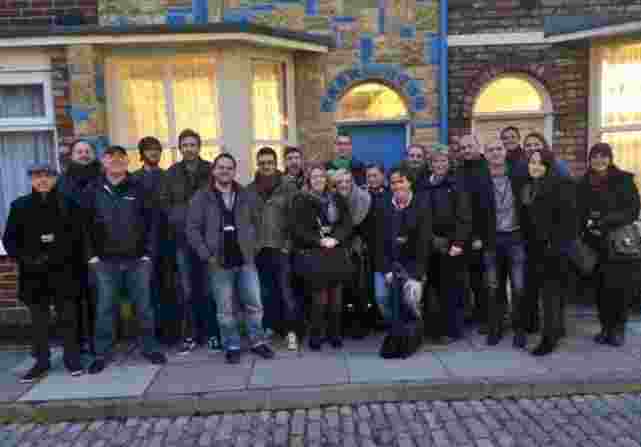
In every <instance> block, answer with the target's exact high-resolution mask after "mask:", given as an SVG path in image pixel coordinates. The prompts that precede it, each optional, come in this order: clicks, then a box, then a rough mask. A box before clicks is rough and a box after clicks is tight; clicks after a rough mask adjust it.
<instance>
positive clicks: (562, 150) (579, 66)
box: [449, 45, 589, 175]
mask: <svg viewBox="0 0 641 447" xmlns="http://www.w3.org/2000/svg"><path fill="white" fill-rule="evenodd" d="M588 63H589V57H588V49H587V48H579V49H568V48H564V47H560V46H549V45H529V46H490V47H455V48H450V49H449V100H450V109H449V118H450V119H449V125H450V136H451V137H452V136H461V135H463V134H465V133H467V132H468V131H469V129H470V128H471V124H472V121H471V120H472V108H473V106H474V102H475V100H476V98H477V96H478V94H479V91H480V89H481V88H482V87H483V86H484V85H485V84H486V83H487V82H489V81H490V80H492V79H493V78H495V77H496V76H499V75H501V74H504V73H523V74H526V75H528V76H530V77H532V78H534V79H536V80H538V81H539V82H541V83H542V84H543V85H544V87H545V88H546V89H547V91H548V92H549V94H550V96H551V99H552V103H553V108H554V120H555V132H554V139H553V142H552V143H553V147H554V150H555V152H556V153H557V154H559V155H560V156H561V157H562V158H564V159H565V160H567V161H568V162H569V164H570V167H571V169H572V171H573V173H574V174H575V175H578V174H581V173H582V172H583V171H584V169H585V158H586V150H587V144H588V143H587V138H588V135H587V123H588V93H589V67H588Z"/></svg>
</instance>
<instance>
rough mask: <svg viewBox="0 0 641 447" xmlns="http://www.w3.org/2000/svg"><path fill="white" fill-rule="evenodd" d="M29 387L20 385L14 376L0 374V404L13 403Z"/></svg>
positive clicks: (7, 373)
mask: <svg viewBox="0 0 641 447" xmlns="http://www.w3.org/2000/svg"><path fill="white" fill-rule="evenodd" d="M31 387H32V385H31V384H24V383H20V382H19V379H18V377H16V375H15V374H11V373H10V372H7V371H2V372H0V402H14V401H15V400H17V399H18V398H19V397H20V396H22V395H23V394H24V393H26V392H27V391H29V389H30V388H31Z"/></svg>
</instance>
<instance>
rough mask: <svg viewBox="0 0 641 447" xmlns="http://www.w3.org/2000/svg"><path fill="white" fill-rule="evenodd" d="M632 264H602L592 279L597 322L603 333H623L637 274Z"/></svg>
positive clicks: (636, 267)
mask: <svg viewBox="0 0 641 447" xmlns="http://www.w3.org/2000/svg"><path fill="white" fill-rule="evenodd" d="M638 270H639V268H638V264H637V263H632V262H621V263H608V262H606V263H604V264H602V265H601V266H599V268H598V270H597V271H596V272H595V274H594V275H593V278H592V281H593V282H592V283H593V285H594V287H595V290H596V305H597V311H598V314H599V322H600V323H601V327H602V328H603V329H604V330H605V331H615V332H623V330H624V329H625V323H626V322H627V320H628V303H629V301H630V299H631V297H632V294H633V293H634V282H635V281H637V279H636V278H638V275H639V272H638Z"/></svg>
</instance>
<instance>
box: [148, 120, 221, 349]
mask: <svg viewBox="0 0 641 447" xmlns="http://www.w3.org/2000/svg"><path fill="white" fill-rule="evenodd" d="M201 145H202V144H201V139H200V135H198V134H197V133H196V132H194V131H193V130H191V129H185V130H183V131H182V132H181V133H180V135H179V136H178V146H179V149H180V152H181V154H182V157H183V159H182V161H180V162H178V163H176V164H174V165H173V166H172V167H170V168H169V169H168V170H167V174H166V175H165V177H164V179H163V182H162V186H161V188H160V202H161V206H162V207H163V209H164V211H165V213H166V214H167V218H168V220H169V237H170V238H172V239H173V241H174V242H175V244H176V266H177V267H178V282H179V285H180V289H181V295H182V296H181V298H182V303H181V315H180V319H181V320H182V322H183V324H184V331H183V332H184V333H183V336H184V341H183V346H182V348H181V351H180V354H181V355H187V354H189V353H190V352H192V351H193V350H194V349H196V347H197V346H198V345H202V344H205V343H208V346H209V349H210V350H212V351H220V337H219V328H218V321H217V319H216V304H215V303H214V300H213V299H211V294H210V292H209V284H208V279H207V271H206V269H205V267H204V266H203V264H202V262H201V261H200V260H199V259H198V255H197V254H196V253H195V252H194V250H193V248H192V247H191V246H190V245H189V244H188V243H187V238H186V236H185V226H186V221H187V209H188V208H189V201H190V200H191V198H192V197H193V195H194V194H195V193H196V191H198V190H199V189H201V188H203V187H205V186H207V184H208V182H209V173H210V171H211V163H209V162H208V161H206V160H203V159H202V158H200V151H201Z"/></svg>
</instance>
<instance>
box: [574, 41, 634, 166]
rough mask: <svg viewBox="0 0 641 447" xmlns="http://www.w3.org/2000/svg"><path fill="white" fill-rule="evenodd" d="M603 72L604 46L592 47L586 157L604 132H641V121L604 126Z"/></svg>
mask: <svg viewBox="0 0 641 447" xmlns="http://www.w3.org/2000/svg"><path fill="white" fill-rule="evenodd" d="M602 74H603V47H600V46H592V47H591V48H590V92H591V94H590V97H589V104H588V122H589V126H588V146H587V148H586V157H587V155H588V153H589V151H590V148H591V147H592V146H593V145H595V144H596V143H599V142H600V141H601V137H602V135H603V134H604V133H622V132H641V123H639V124H623V125H618V126H604V125H603V124H602V120H601V114H602V113H603V110H602V108H601V104H602V97H601V89H602V84H601V80H602V79H601V78H602Z"/></svg>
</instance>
